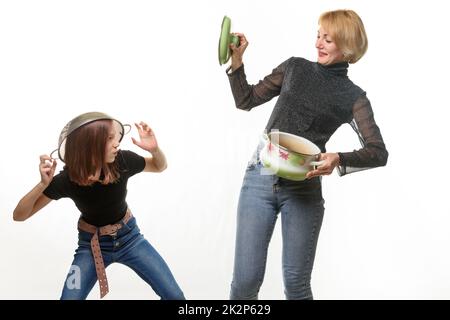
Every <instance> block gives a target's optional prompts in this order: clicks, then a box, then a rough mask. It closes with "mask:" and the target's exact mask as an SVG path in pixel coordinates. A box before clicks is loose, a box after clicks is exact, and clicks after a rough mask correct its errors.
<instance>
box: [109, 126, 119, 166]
mask: <svg viewBox="0 0 450 320" xmlns="http://www.w3.org/2000/svg"><path fill="white" fill-rule="evenodd" d="M120 138H121V135H120V132H118V130H117V128H116V127H115V126H111V130H110V131H109V135H108V140H107V141H106V150H105V155H106V156H105V159H106V162H107V163H113V162H114V160H115V159H116V156H117V152H119V145H120Z"/></svg>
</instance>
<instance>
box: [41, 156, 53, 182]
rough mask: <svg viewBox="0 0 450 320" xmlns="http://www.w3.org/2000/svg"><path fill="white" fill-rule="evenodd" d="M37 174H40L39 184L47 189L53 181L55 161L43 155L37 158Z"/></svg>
mask: <svg viewBox="0 0 450 320" xmlns="http://www.w3.org/2000/svg"><path fill="white" fill-rule="evenodd" d="M39 159H40V163H39V172H40V174H41V183H42V184H43V185H44V186H45V187H47V186H48V185H49V184H50V182H51V181H52V180H53V176H54V175H55V169H56V160H55V159H52V158H50V157H49V156H48V155H46V154H44V155H41V156H40V157H39Z"/></svg>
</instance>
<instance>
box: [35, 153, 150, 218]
mask: <svg viewBox="0 0 450 320" xmlns="http://www.w3.org/2000/svg"><path fill="white" fill-rule="evenodd" d="M116 161H117V164H118V167H119V172H120V178H119V179H118V180H117V181H116V182H114V183H110V184H107V185H103V184H101V183H100V182H96V183H94V184H92V185H90V186H80V185H78V184H76V183H74V182H72V181H71V180H70V179H69V175H68V172H67V170H62V171H61V172H60V173H58V174H57V175H56V176H54V177H53V180H52V182H51V183H50V185H49V186H48V187H47V189H45V190H44V195H46V196H47V197H49V198H50V199H53V200H58V199H60V198H71V199H72V200H73V201H74V202H75V205H76V206H77V208H78V209H79V210H80V211H81V215H82V217H83V219H84V220H85V221H86V222H87V223H90V224H93V225H95V226H104V225H107V224H111V223H115V222H117V221H119V220H120V219H122V217H123V216H124V215H125V213H126V211H127V208H128V205H127V202H126V201H125V197H126V195H127V182H128V178H129V177H131V176H133V175H135V174H136V173H139V172H141V171H142V170H144V168H145V159H144V157H142V156H140V155H138V154H136V153H134V152H132V151H128V150H120V151H119V153H118V154H117V157H116Z"/></svg>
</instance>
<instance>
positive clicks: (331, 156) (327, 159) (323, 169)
mask: <svg viewBox="0 0 450 320" xmlns="http://www.w3.org/2000/svg"><path fill="white" fill-rule="evenodd" d="M322 160H323V161H324V163H323V164H321V165H320V166H318V167H317V168H316V169H315V170H311V171H309V172H308V173H307V174H306V178H307V179H310V178H313V177H318V176H323V175H329V174H331V173H332V172H333V170H334V168H336V167H337V166H338V165H339V155H338V154H337V153H321V154H320V156H319V161H322Z"/></svg>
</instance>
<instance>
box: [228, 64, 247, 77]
mask: <svg viewBox="0 0 450 320" xmlns="http://www.w3.org/2000/svg"><path fill="white" fill-rule="evenodd" d="M243 71H244V64H241V66H240V67H239V68H237V69H236V70H234V71H232V70H231V66H229V67H228V68H227V69H226V70H225V72H226V73H227V75H228V76H229V77H233V76H235V75H237V74H239V73H241V72H243Z"/></svg>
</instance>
